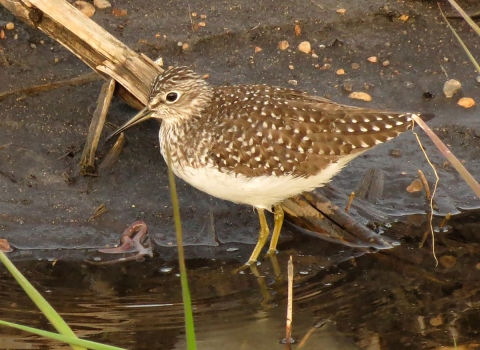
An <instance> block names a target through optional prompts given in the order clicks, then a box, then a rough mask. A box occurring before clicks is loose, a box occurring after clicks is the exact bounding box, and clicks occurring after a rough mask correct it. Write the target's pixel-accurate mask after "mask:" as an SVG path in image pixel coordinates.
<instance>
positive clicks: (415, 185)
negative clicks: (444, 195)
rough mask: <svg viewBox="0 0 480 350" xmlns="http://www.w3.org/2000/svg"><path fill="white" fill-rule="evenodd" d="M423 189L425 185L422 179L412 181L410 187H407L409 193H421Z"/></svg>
mask: <svg viewBox="0 0 480 350" xmlns="http://www.w3.org/2000/svg"><path fill="white" fill-rule="evenodd" d="M422 189H423V183H422V180H420V179H415V180H413V181H412V183H411V184H410V185H408V187H407V192H408V193H414V192H420V191H421V190H422Z"/></svg>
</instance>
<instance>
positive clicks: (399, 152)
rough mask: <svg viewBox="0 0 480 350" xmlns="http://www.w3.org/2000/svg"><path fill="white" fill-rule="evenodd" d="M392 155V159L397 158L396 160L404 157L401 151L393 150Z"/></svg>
mask: <svg viewBox="0 0 480 350" xmlns="http://www.w3.org/2000/svg"><path fill="white" fill-rule="evenodd" d="M390 155H391V156H392V157H395V158H398V157H401V156H402V151H401V150H399V149H397V148H396V149H392V151H391V152H390Z"/></svg>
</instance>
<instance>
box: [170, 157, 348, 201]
mask: <svg viewBox="0 0 480 350" xmlns="http://www.w3.org/2000/svg"><path fill="white" fill-rule="evenodd" d="M357 155H358V154H355V155H350V156H348V157H346V158H348V159H346V158H344V159H342V160H341V161H340V162H338V163H333V164H330V165H329V166H328V167H327V168H325V169H324V170H322V171H321V172H320V173H319V174H317V175H314V176H310V177H293V176H288V175H284V176H280V177H277V176H259V177H254V178H247V177H245V176H243V175H236V176H235V174H233V173H231V174H227V173H222V172H220V171H218V170H217V169H216V168H213V167H211V168H201V169H195V168H192V167H183V168H176V169H174V173H175V174H176V175H177V176H178V177H180V178H181V179H183V180H185V181H186V182H188V183H189V184H190V185H192V186H193V187H195V188H197V189H199V190H200V191H203V192H206V193H208V194H210V195H212V196H214V197H218V198H221V199H225V200H229V201H232V202H235V203H243V204H249V205H252V206H254V207H257V208H263V209H267V210H270V209H271V207H272V206H273V205H274V204H276V203H280V202H282V201H283V200H284V199H287V198H289V197H292V196H294V195H297V194H300V193H302V192H306V191H311V190H313V189H315V188H317V187H322V186H323V185H325V184H326V183H328V182H329V181H330V180H331V179H332V177H333V176H334V175H335V174H337V173H338V172H339V171H340V170H341V169H342V168H343V167H344V166H345V164H347V163H348V162H349V161H350V160H351V159H353V158H355V157H356V156H357Z"/></svg>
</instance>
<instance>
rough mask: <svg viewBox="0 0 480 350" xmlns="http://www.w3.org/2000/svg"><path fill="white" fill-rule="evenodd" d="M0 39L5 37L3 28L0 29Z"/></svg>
mask: <svg viewBox="0 0 480 350" xmlns="http://www.w3.org/2000/svg"><path fill="white" fill-rule="evenodd" d="M0 39H5V32H4V31H3V29H0Z"/></svg>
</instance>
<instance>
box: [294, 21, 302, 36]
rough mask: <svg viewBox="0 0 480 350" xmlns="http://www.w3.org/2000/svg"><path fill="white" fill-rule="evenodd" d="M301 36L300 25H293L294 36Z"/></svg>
mask: <svg viewBox="0 0 480 350" xmlns="http://www.w3.org/2000/svg"><path fill="white" fill-rule="evenodd" d="M300 34H302V28H301V27H300V23H296V24H295V36H300Z"/></svg>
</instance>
